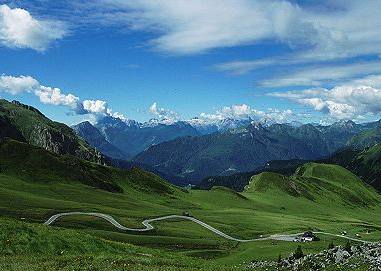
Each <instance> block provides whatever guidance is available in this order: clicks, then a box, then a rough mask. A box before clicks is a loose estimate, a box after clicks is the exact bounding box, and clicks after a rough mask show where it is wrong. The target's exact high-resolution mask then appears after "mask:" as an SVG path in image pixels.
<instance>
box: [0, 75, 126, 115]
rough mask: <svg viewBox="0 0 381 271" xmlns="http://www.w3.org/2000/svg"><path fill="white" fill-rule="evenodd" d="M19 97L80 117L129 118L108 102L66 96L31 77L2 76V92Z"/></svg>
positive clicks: (0, 79)
mask: <svg viewBox="0 0 381 271" xmlns="http://www.w3.org/2000/svg"><path fill="white" fill-rule="evenodd" d="M2 91H3V92H6V93H10V94H12V95H18V94H21V93H23V92H26V93H32V94H34V95H36V96H37V97H38V98H39V99H40V102H42V103H44V104H52V105H57V106H66V107H68V108H69V109H70V110H72V112H74V113H75V114H79V115H84V114H92V115H94V116H96V117H102V116H112V117H115V118H120V119H122V120H127V118H126V117H125V116H124V115H123V114H121V113H118V112H114V111H113V110H112V109H111V108H109V107H108V105H107V102H105V101H102V100H84V101H82V100H81V99H80V98H79V97H77V96H75V95H74V94H71V93H69V94H65V93H63V91H62V90H61V89H59V88H55V87H47V86H43V85H41V84H40V83H39V82H38V81H37V80H36V79H34V78H33V77H31V76H18V77H17V76H7V75H1V76H0V92H2Z"/></svg>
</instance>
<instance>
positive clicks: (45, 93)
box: [34, 86, 79, 109]
mask: <svg viewBox="0 0 381 271" xmlns="http://www.w3.org/2000/svg"><path fill="white" fill-rule="evenodd" d="M34 93H35V94H36V96H38V97H39V98H40V101H41V102H42V103H44V104H53V105H63V106H68V107H70V108H73V109H74V108H76V107H77V105H78V102H79V98H78V97H76V96H74V95H73V94H67V95H65V94H62V93H61V90H60V89H59V88H52V87H45V86H39V88H38V89H36V90H35V92H34Z"/></svg>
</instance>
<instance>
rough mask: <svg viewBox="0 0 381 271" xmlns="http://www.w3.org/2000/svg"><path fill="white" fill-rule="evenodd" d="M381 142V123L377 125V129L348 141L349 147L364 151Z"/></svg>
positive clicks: (367, 131)
mask: <svg viewBox="0 0 381 271" xmlns="http://www.w3.org/2000/svg"><path fill="white" fill-rule="evenodd" d="M380 142H381V122H380V121H379V122H378V123H376V125H375V127H374V128H373V129H370V130H366V131H364V132H362V133H360V134H358V135H356V136H354V137H353V138H352V139H351V140H349V141H348V145H349V146H352V147H354V148H356V149H360V150H362V149H364V148H368V147H371V146H373V145H374V144H377V143H380Z"/></svg>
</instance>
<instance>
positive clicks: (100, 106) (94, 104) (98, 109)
mask: <svg viewBox="0 0 381 271" xmlns="http://www.w3.org/2000/svg"><path fill="white" fill-rule="evenodd" d="M82 104H83V109H84V110H85V111H86V112H89V113H94V114H106V113H107V103H106V102H105V101H101V100H85V101H83V102H82Z"/></svg>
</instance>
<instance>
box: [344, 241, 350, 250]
mask: <svg viewBox="0 0 381 271" xmlns="http://www.w3.org/2000/svg"><path fill="white" fill-rule="evenodd" d="M344 250H345V251H347V252H349V253H350V252H351V250H352V249H351V242H349V241H347V242H346V243H345V246H344Z"/></svg>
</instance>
